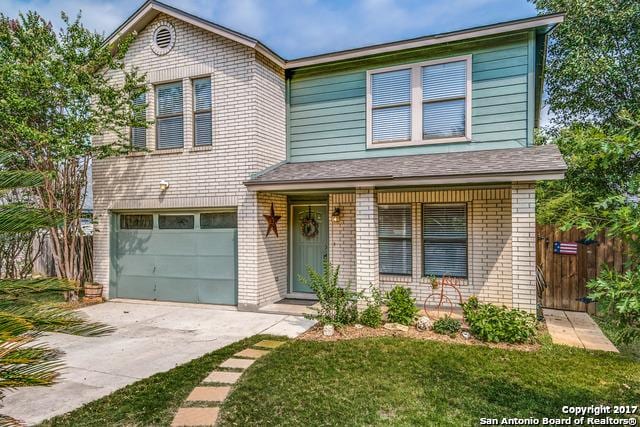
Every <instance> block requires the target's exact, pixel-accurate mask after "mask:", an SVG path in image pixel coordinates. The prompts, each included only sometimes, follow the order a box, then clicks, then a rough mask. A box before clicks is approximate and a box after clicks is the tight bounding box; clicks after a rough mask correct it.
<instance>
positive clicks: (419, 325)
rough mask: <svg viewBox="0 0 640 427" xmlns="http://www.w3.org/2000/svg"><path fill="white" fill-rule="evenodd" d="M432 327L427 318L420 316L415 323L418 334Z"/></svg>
mask: <svg viewBox="0 0 640 427" xmlns="http://www.w3.org/2000/svg"><path fill="white" fill-rule="evenodd" d="M432 327H433V322H432V321H431V319H429V318H428V317H427V316H422V317H420V318H419V319H418V321H417V322H416V329H417V330H419V331H420V332H424V331H428V330H429V329H431V328H432Z"/></svg>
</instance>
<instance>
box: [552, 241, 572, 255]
mask: <svg viewBox="0 0 640 427" xmlns="http://www.w3.org/2000/svg"><path fill="white" fill-rule="evenodd" d="M553 253H554V254H561V255H576V254H577V253H578V244H577V243H574V242H553Z"/></svg>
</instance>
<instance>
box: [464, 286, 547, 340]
mask: <svg viewBox="0 0 640 427" xmlns="http://www.w3.org/2000/svg"><path fill="white" fill-rule="evenodd" d="M462 311H463V314H464V318H465V320H466V321H467V323H468V324H469V328H470V331H471V333H472V334H473V335H474V336H475V337H476V338H478V339H480V340H482V341H489V342H507V343H523V342H529V341H532V340H534V338H535V335H536V318H535V316H533V315H532V314H529V313H526V312H524V311H522V310H515V309H513V310H512V309H509V308H506V307H498V306H497V305H494V304H480V303H479V302H478V299H477V298H476V297H471V298H469V300H468V301H467V302H466V303H464V304H462Z"/></svg>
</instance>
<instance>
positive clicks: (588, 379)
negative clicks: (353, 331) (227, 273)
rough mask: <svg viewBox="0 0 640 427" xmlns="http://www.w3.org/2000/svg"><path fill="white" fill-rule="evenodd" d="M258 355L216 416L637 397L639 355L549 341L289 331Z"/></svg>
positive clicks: (490, 409) (402, 411)
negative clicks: (337, 337) (451, 340)
mask: <svg viewBox="0 0 640 427" xmlns="http://www.w3.org/2000/svg"><path fill="white" fill-rule="evenodd" d="M260 362H261V363H260V364H256V366H255V369H251V370H250V371H248V372H247V374H245V376H244V377H243V379H242V381H241V382H240V384H239V385H238V387H237V388H236V389H235V391H234V392H233V394H232V395H231V396H230V397H229V399H228V400H227V401H226V403H225V405H224V407H223V409H224V411H223V418H222V419H221V423H220V425H223V426H225V425H242V426H244V425H290V426H300V425H378V424H387V423H389V424H393V425H434V426H435V425H438V426H446V425H450V426H471V425H478V423H479V420H480V418H481V417H498V418H500V417H525V418H526V417H530V416H533V417H543V416H548V417H560V416H562V414H561V408H562V406H564V405H579V406H588V405H591V404H605V403H610V404H634V405H637V404H638V402H640V364H639V363H637V362H635V361H633V360H632V359H630V358H626V357H621V356H619V355H616V354H608V353H603V352H588V351H585V350H579V349H573V348H569V347H563V346H554V345H544V346H543V348H542V349H541V350H539V351H537V352H521V351H515V350H502V349H495V348H487V347H482V346H470V345H459V344H446V343H440V342H433V341H418V340H411V339H398V338H369V339H359V340H352V341H338V342H310V341H295V342H293V343H292V344H290V345H287V346H283V348H281V349H280V350H278V351H277V352H274V353H273V354H272V355H270V356H269V357H268V358H265V359H264V360H261V361H260ZM247 402H251V403H250V404H248V403H247Z"/></svg>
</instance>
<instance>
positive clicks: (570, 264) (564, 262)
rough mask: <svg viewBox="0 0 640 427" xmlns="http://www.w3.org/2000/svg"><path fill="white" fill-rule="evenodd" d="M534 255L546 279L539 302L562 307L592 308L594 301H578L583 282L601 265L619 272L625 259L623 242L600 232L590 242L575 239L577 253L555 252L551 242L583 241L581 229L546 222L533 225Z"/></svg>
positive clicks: (582, 309)
mask: <svg viewBox="0 0 640 427" xmlns="http://www.w3.org/2000/svg"><path fill="white" fill-rule="evenodd" d="M536 234H537V244H536V258H537V263H538V265H539V266H540V267H541V269H542V272H543V274H544V278H545V280H546V282H547V289H546V290H545V292H544V293H543V296H542V306H543V307H548V308H557V309H562V310H573V311H588V312H590V313H593V312H595V304H585V303H584V302H582V301H579V299H580V298H582V297H585V296H586V295H587V294H588V290H587V288H586V284H587V282H588V281H589V280H591V279H593V278H595V277H597V276H598V274H599V273H600V271H601V270H602V268H603V266H604V265H609V266H610V267H613V268H615V269H616V271H618V272H622V271H623V270H624V267H625V265H626V262H627V256H628V255H627V254H628V251H627V250H626V248H625V246H624V245H623V243H622V241H621V240H619V239H611V238H608V237H606V236H605V234H604V232H603V233H600V234H599V235H598V236H597V237H596V238H595V239H593V240H594V242H588V241H587V242H586V244H585V243H578V250H577V254H575V255H566V254H557V253H554V251H553V244H554V242H572V243H575V242H578V241H584V239H585V233H584V232H582V231H579V230H576V229H571V230H568V231H560V230H559V229H558V228H556V227H554V226H549V225H538V226H537V233H536Z"/></svg>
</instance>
